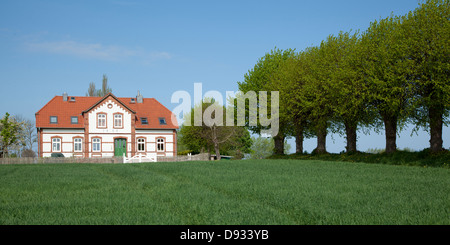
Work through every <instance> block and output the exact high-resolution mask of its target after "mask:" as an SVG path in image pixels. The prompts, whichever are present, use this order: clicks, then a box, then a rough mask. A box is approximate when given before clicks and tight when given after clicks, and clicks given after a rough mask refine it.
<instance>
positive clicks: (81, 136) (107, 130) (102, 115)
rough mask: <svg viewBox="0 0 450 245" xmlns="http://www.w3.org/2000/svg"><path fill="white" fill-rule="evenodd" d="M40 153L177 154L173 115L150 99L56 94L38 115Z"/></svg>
mask: <svg viewBox="0 0 450 245" xmlns="http://www.w3.org/2000/svg"><path fill="white" fill-rule="evenodd" d="M36 128H37V134H38V155H39V156H40V157H49V156H51V154H52V153H62V154H64V156H65V157H72V156H74V157H113V156H123V154H124V153H125V154H126V156H127V157H132V156H135V155H136V154H142V155H146V154H148V153H153V154H154V153H156V154H157V155H158V156H176V154H177V151H176V149H177V141H176V139H177V132H176V129H177V128H178V125H177V122H176V118H175V115H174V114H173V113H172V112H171V111H170V110H168V109H167V108H166V107H164V106H163V105H162V104H161V103H159V102H158V101H157V100H156V99H154V98H143V97H142V95H140V94H139V93H138V96H136V97H134V98H117V97H116V96H114V95H113V94H112V93H110V94H107V95H106V96H104V97H84V96H68V95H67V94H66V93H64V94H63V96H55V97H54V98H53V99H52V100H50V101H49V102H48V103H47V104H46V105H45V106H44V107H42V109H40V110H39V111H38V112H37V113H36Z"/></svg>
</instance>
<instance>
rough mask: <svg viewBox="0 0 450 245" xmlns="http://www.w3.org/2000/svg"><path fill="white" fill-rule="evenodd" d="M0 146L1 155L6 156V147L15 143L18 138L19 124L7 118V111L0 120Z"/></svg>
mask: <svg viewBox="0 0 450 245" xmlns="http://www.w3.org/2000/svg"><path fill="white" fill-rule="evenodd" d="M0 127H1V131H0V136H1V138H0V147H1V149H0V150H1V152H2V154H3V157H5V156H8V150H9V149H8V148H9V147H10V146H11V145H13V144H15V143H16V142H17V140H18V137H17V134H18V132H19V130H20V124H18V123H16V122H15V121H14V120H11V119H10V118H9V113H8V112H7V113H6V114H5V116H4V117H3V118H2V119H1V120H0Z"/></svg>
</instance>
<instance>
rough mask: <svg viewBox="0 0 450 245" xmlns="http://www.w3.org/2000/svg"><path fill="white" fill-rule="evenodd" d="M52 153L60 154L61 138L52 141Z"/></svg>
mask: <svg viewBox="0 0 450 245" xmlns="http://www.w3.org/2000/svg"><path fill="white" fill-rule="evenodd" d="M55 148H56V149H55ZM52 152H61V138H53V139H52Z"/></svg>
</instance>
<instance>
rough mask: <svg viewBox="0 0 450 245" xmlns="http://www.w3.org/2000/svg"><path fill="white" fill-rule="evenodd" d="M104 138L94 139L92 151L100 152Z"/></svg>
mask: <svg viewBox="0 0 450 245" xmlns="http://www.w3.org/2000/svg"><path fill="white" fill-rule="evenodd" d="M101 144H102V139H100V138H93V139H92V151H95V152H99V151H100V149H101V147H100V146H101Z"/></svg>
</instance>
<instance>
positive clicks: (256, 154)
mask: <svg viewBox="0 0 450 245" xmlns="http://www.w3.org/2000/svg"><path fill="white" fill-rule="evenodd" d="M252 142H253V144H252V146H251V148H250V149H251V153H250V158H251V159H264V158H267V157H269V156H271V155H273V151H274V148H275V143H274V139H273V138H272V137H257V138H256V137H252ZM290 147H291V145H289V144H288V143H287V142H286V141H285V142H284V154H288V153H289V150H290Z"/></svg>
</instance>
